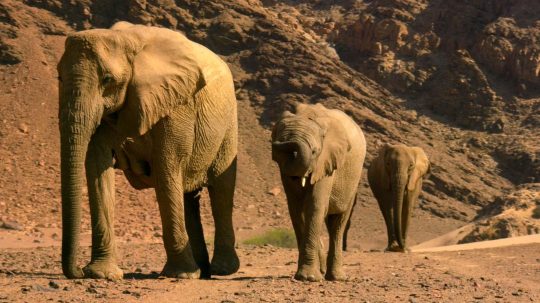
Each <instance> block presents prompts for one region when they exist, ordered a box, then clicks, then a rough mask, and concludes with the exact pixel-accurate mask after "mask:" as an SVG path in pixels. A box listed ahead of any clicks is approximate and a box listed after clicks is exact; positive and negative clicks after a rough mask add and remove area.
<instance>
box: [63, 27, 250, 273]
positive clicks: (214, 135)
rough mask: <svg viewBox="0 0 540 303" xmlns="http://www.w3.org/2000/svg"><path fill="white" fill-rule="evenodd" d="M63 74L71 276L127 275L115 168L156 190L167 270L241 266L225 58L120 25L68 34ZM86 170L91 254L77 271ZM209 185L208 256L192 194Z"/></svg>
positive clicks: (66, 250) (233, 126)
mask: <svg viewBox="0 0 540 303" xmlns="http://www.w3.org/2000/svg"><path fill="white" fill-rule="evenodd" d="M58 74H59V80H60V81H59V94H60V113H59V121H60V134H61V175H62V180H61V183H62V224H63V226H62V229H63V237H62V269H63V272H64V274H65V275H66V277H68V278H83V277H85V278H107V279H120V278H122V276H123V273H122V270H121V269H120V268H119V267H118V266H117V265H116V252H115V240H114V239H115V238H114V230H113V225H114V202H115V197H114V192H115V189H114V168H115V167H116V168H119V169H121V170H123V171H124V173H125V176H126V177H127V179H128V181H129V182H130V183H131V185H132V186H133V187H135V188H136V189H143V188H150V187H153V188H155V191H156V196H157V200H158V204H159V210H160V214H161V221H162V226H163V242H164V245H165V250H166V253H167V262H166V264H165V266H164V268H163V271H162V275H165V276H168V277H178V278H195V277H199V276H202V277H209V276H210V274H211V273H212V274H216V275H226V274H232V273H234V272H236V271H237V270H238V267H239V260H238V257H237V255H236V252H235V249H234V244H235V237H234V230H233V225H232V209H233V193H234V186H235V180H236V154H237V117H236V99H235V92H234V87H233V79H232V76H231V73H230V71H229V69H228V67H227V65H226V64H225V63H224V62H223V61H222V60H221V59H220V58H219V57H218V56H217V55H215V54H213V53H212V52H211V51H209V50H208V49H206V48H205V47H203V46H201V45H199V44H196V43H194V42H191V41H189V40H188V39H187V38H186V37H184V36H183V35H182V34H180V33H177V32H174V31H171V30H168V29H163V28H156V27H147V26H139V25H132V24H130V23H127V22H119V23H117V24H115V25H114V26H113V27H112V28H111V29H95V30H88V31H82V32H78V33H74V34H70V35H69V36H68V37H67V40H66V45H65V52H64V54H63V55H62V58H61V60H60V62H59V63H58ZM85 171H86V181H87V186H88V195H89V200H90V201H89V202H90V212H91V219H92V256H91V261H90V263H89V264H88V265H87V266H86V267H84V268H83V269H81V268H79V267H78V266H77V253H78V242H79V230H80V217H81V200H82V197H81V196H82V186H83V182H84V177H83V174H84V172H85ZM204 186H206V187H208V191H209V194H210V200H211V205H212V213H213V215H214V221H215V225H216V234H215V242H214V245H215V248H214V256H213V259H212V263H211V264H210V262H209V260H208V252H207V249H206V244H205V241H204V235H203V230H202V225H201V222H200V214H199V200H198V199H199V198H198V197H199V196H198V192H199V191H200V190H201V188H202V187H204ZM188 235H189V236H188Z"/></svg>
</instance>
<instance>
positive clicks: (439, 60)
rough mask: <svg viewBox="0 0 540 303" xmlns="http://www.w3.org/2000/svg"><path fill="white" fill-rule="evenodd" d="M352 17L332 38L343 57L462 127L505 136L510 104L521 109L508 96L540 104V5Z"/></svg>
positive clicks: (403, 5)
mask: <svg viewBox="0 0 540 303" xmlns="http://www.w3.org/2000/svg"><path fill="white" fill-rule="evenodd" d="M351 11H352V12H348V13H346V15H345V16H344V21H343V22H342V23H341V24H339V25H338V26H337V29H336V33H335V34H334V35H333V37H330V38H331V39H332V41H333V42H334V43H335V44H336V47H337V49H338V52H339V53H340V55H342V57H343V58H344V59H345V60H346V61H347V62H349V63H350V64H352V65H353V66H355V67H356V68H357V69H358V70H362V71H364V72H365V73H367V74H368V75H370V76H371V77H373V78H374V79H376V80H377V81H379V82H381V83H384V85H385V86H386V87H387V88H389V89H391V90H392V91H393V92H396V93H398V94H406V95H410V94H411V93H416V96H417V97H418V99H419V100H417V101H415V102H420V101H422V102H423V103H424V104H425V106H427V107H428V108H430V109H432V110H433V111H434V112H435V113H437V114H439V115H442V116H445V117H448V118H451V119H453V120H454V121H455V123H456V124H457V125H459V126H463V127H467V128H470V129H479V130H487V131H491V132H502V131H503V129H504V127H505V120H506V118H505V116H507V115H510V116H511V115H512V114H511V110H509V109H508V108H507V107H508V106H509V104H508V103H512V106H518V107H519V106H521V105H520V104H515V102H513V100H511V98H509V94H510V95H517V96H529V97H531V96H532V97H534V96H536V97H538V96H539V91H538V89H537V87H538V83H539V81H540V61H539V60H540V52H539V51H540V40H539V39H538V38H539V35H540V21H539V20H538V15H539V14H540V5H539V4H538V3H532V2H530V1H520V0H515V1H435V0H434V1H405V0H398V1H386V0H383V1H371V2H369V4H367V5H366V6H363V7H354V8H353V9H352V10H351ZM488 79H489V80H488ZM500 82H509V83H505V84H501V83H500Z"/></svg>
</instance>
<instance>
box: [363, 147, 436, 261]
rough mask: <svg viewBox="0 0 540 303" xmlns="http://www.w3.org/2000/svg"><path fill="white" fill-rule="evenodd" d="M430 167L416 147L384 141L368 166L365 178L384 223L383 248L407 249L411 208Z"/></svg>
mask: <svg viewBox="0 0 540 303" xmlns="http://www.w3.org/2000/svg"><path fill="white" fill-rule="evenodd" d="M429 171H430V163H429V160H428V158H427V156H426V154H425V153H424V151H423V150H422V149H421V148H420V147H409V146H406V145H401V144H400V145H385V146H383V147H382V148H381V150H380V151H379V154H378V155H377V157H376V158H375V159H373V162H372V163H371V165H370V167H369V169H368V181H369V185H370V187H371V190H372V191H373V195H374V196H375V198H376V199H377V202H378V203H379V208H380V209H381V212H382V214H383V217H384V222H385V223H386V230H387V234H388V247H387V248H386V250H387V251H399V252H404V251H407V250H408V248H407V242H406V241H407V231H408V229H409V222H410V219H411V215H412V210H413V208H414V206H415V205H416V201H417V200H418V195H419V194H420V191H421V190H422V179H423V178H427V177H428V175H429Z"/></svg>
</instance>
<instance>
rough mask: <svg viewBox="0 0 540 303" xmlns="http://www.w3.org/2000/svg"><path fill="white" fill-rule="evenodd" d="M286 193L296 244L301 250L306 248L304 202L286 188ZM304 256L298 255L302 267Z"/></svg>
mask: <svg viewBox="0 0 540 303" xmlns="http://www.w3.org/2000/svg"><path fill="white" fill-rule="evenodd" d="M285 193H286V195H287V206H288V208H289V216H290V217H291V222H292V226H293V229H294V235H295V236H296V244H297V246H298V249H299V250H300V249H301V248H302V247H303V246H304V241H303V239H304V233H303V229H304V214H303V213H302V210H303V209H302V207H303V206H302V201H300V200H298V199H297V197H296V196H293V194H292V193H291V192H290V190H288V188H287V187H286V186H285ZM301 257H302V254H298V265H300V264H301V263H302V262H303V260H302V259H301Z"/></svg>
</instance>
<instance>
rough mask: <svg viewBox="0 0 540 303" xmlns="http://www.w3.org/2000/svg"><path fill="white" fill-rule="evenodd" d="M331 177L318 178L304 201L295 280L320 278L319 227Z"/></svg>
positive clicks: (330, 186)
mask: <svg viewBox="0 0 540 303" xmlns="http://www.w3.org/2000/svg"><path fill="white" fill-rule="evenodd" d="M331 188H332V179H331V178H323V179H322V180H319V181H318V182H317V183H316V184H315V185H313V188H312V189H311V190H310V191H311V192H309V193H308V194H307V196H306V199H305V201H304V218H305V227H304V242H303V245H302V247H300V258H299V259H300V260H301V263H299V264H298V271H297V272H296V274H295V276H294V278H295V279H297V280H307V281H312V282H314V281H320V280H322V275H321V266H320V253H319V252H320V249H321V241H320V236H321V229H322V226H323V224H324V218H325V216H326V213H327V211H328V201H329V199H330V190H331Z"/></svg>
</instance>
